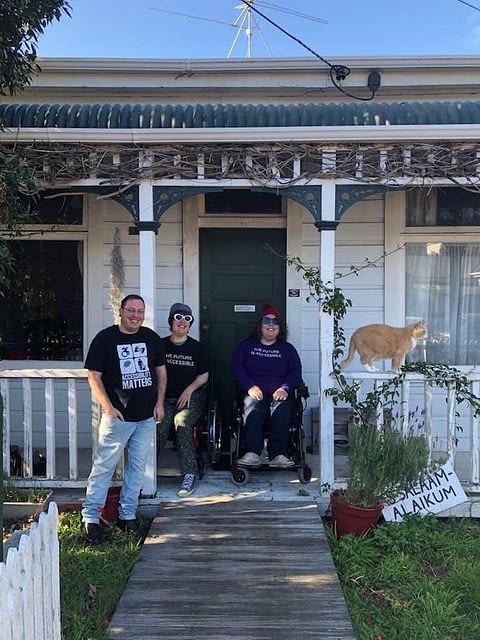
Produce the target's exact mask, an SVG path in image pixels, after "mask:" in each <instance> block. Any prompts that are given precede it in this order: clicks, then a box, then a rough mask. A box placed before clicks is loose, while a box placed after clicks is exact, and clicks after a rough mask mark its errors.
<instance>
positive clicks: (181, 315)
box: [173, 313, 193, 322]
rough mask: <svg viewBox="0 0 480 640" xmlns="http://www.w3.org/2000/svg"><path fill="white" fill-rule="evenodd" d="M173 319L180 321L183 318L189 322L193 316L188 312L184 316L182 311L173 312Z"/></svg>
mask: <svg viewBox="0 0 480 640" xmlns="http://www.w3.org/2000/svg"><path fill="white" fill-rule="evenodd" d="M173 319H174V320H176V321H177V322H180V320H185V322H191V321H192V320H193V316H190V315H188V314H187V315H186V316H184V315H183V313H175V314H174V315H173Z"/></svg>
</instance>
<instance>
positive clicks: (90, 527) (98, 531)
mask: <svg viewBox="0 0 480 640" xmlns="http://www.w3.org/2000/svg"><path fill="white" fill-rule="evenodd" d="M85 540H86V542H87V543H88V544H93V545H97V544H103V543H104V542H105V536H104V534H103V528H102V526H101V525H99V524H98V523H97V522H86V523H85Z"/></svg>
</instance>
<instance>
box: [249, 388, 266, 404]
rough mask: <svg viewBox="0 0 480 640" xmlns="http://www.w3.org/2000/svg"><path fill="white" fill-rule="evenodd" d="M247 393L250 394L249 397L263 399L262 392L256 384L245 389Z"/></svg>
mask: <svg viewBox="0 0 480 640" xmlns="http://www.w3.org/2000/svg"><path fill="white" fill-rule="evenodd" d="M247 393H248V395H249V396H250V398H253V399H254V400H257V401H258V400H263V392H262V390H261V389H260V387H257V385H256V384H255V385H253V387H250V389H249V390H248V391H247Z"/></svg>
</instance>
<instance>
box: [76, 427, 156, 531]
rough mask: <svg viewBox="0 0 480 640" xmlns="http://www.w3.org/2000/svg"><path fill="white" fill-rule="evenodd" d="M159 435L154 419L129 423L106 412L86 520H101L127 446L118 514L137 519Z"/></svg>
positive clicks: (91, 475) (94, 459) (86, 505)
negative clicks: (150, 457) (151, 452)
mask: <svg viewBox="0 0 480 640" xmlns="http://www.w3.org/2000/svg"><path fill="white" fill-rule="evenodd" d="M154 437H155V421H154V419H153V417H152V418H147V419H146V420H140V421H139V422H126V421H123V420H119V419H118V418H111V417H109V416H106V415H103V416H102V419H101V421H100V427H99V430H98V442H97V445H96V447H95V454H94V457H93V465H92V470H91V471H90V475H89V477H88V483H87V492H86V496H85V502H84V507H83V510H82V516H83V521H84V522H97V523H98V522H99V519H100V515H101V511H102V509H103V507H104V505H105V500H106V498H107V493H108V489H109V488H110V483H111V481H112V477H113V474H114V472H115V467H116V466H117V463H118V461H119V460H120V458H121V456H122V452H123V450H124V449H125V448H126V449H127V460H126V464H125V471H124V475H123V484H122V490H121V492H120V501H119V508H118V517H119V518H122V520H134V519H135V516H136V512H137V507H138V498H139V495H140V491H141V489H142V484H143V476H144V473H145V466H146V462H147V454H148V451H149V448H150V445H151V443H152V441H153V438H154Z"/></svg>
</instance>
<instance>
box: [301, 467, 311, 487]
mask: <svg viewBox="0 0 480 640" xmlns="http://www.w3.org/2000/svg"><path fill="white" fill-rule="evenodd" d="M298 479H299V480H300V482H301V483H302V484H308V483H309V482H310V480H311V479H312V470H311V469H310V467H309V466H308V464H303V465H302V466H301V467H299V468H298Z"/></svg>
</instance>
